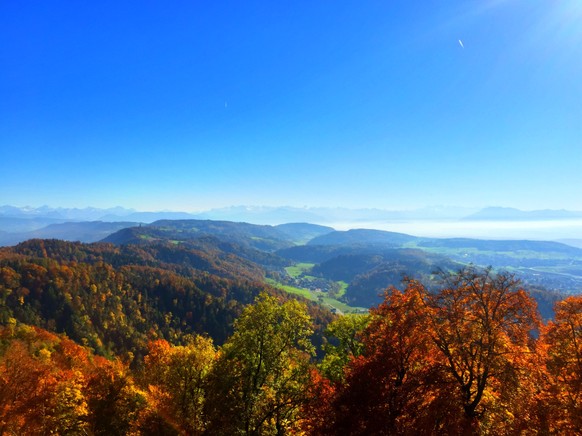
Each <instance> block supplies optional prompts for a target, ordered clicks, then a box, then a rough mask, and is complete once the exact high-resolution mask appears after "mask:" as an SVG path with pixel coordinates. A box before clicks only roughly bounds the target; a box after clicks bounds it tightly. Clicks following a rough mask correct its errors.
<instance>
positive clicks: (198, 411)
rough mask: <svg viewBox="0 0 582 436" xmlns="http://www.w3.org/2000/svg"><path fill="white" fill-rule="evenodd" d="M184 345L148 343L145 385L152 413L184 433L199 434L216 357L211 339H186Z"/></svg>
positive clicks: (203, 429) (163, 342)
mask: <svg viewBox="0 0 582 436" xmlns="http://www.w3.org/2000/svg"><path fill="white" fill-rule="evenodd" d="M186 342H187V343H186V345H183V346H171V345H170V344H169V343H168V342H166V341H164V340H157V341H153V342H150V345H149V354H148V355H147V356H146V357H145V382H146V384H147V385H148V391H149V399H150V402H151V403H152V406H153V408H154V411H155V413H156V414H157V415H158V416H159V417H161V418H162V419H164V420H165V421H166V422H167V423H168V424H169V425H170V426H171V427H173V428H175V429H176V430H178V431H179V432H181V433H184V434H202V433H203V432H204V431H205V428H206V419H205V417H204V413H203V408H204V403H205V400H206V385H207V377H208V374H209V372H210V370H211V369H212V366H213V364H214V361H215V357H216V349H215V348H214V345H213V344H212V340H211V339H210V338H207V337H203V336H188V337H187V339H186ZM150 419H151V418H150Z"/></svg>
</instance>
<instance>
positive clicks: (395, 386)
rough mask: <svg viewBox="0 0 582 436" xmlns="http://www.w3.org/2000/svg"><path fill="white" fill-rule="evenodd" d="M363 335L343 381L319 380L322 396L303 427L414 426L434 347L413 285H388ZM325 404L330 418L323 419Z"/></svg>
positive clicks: (345, 430) (368, 430)
mask: <svg viewBox="0 0 582 436" xmlns="http://www.w3.org/2000/svg"><path fill="white" fill-rule="evenodd" d="M351 322H352V321H351V320H347V323H351ZM361 338H362V344H363V350H361V352H356V353H355V354H352V355H351V356H350V357H349V362H348V363H347V366H346V368H345V380H343V381H340V382H339V383H337V384H336V385H335V387H334V388H332V389H330V388H329V387H327V386H326V383H325V382H322V381H319V385H318V387H317V388H316V389H314V390H315V392H317V393H318V397H316V399H315V400H316V401H315V402H312V403H311V404H310V407H312V408H314V409H315V410H311V411H309V416H308V417H307V419H306V423H307V425H306V426H305V427H306V428H308V429H309V431H310V432H311V433H312V434H321V435H325V434H349V435H368V434H378V435H383V434H405V433H406V432H407V431H408V430H409V429H410V428H411V427H414V426H413V422H414V421H415V419H416V414H417V413H418V411H419V410H421V409H422V406H423V401H424V398H426V397H425V394H426V393H425V392H424V391H423V387H422V386H423V383H422V381H423V380H424V379H425V378H426V376H427V371H429V369H430V364H429V363H430V358H431V357H430V353H429V350H430V347H431V346H432V341H431V338H430V336H428V335H427V334H426V320H425V319H424V315H423V305H422V302H421V300H420V298H419V295H418V294H417V293H416V292H415V289H414V288H413V287H411V286H409V287H408V288H407V289H406V290H405V291H404V292H401V291H399V290H398V289H396V288H390V289H389V290H387V291H386V293H385V298H384V302H383V303H382V304H381V305H380V306H378V307H377V308H375V309H372V310H371V311H370V320H369V325H368V326H367V328H366V329H365V330H364V331H363V333H362V334H361ZM356 351H357V350H356ZM315 380H316V381H317V379H316V378H315ZM312 389H313V388H312ZM323 394H327V395H331V396H332V398H331V399H329V398H325V397H323ZM314 403H315V404H314ZM322 407H323V408H324V409H326V410H325V411H326V414H327V419H322V416H321V415H322V414H321V413H320V412H321V410H320V409H321V408H322ZM318 409H319V410H318ZM311 417H313V418H314V419H315V421H316V422H314V419H312V418H311ZM415 430H416V429H415Z"/></svg>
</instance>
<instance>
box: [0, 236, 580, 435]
mask: <svg viewBox="0 0 582 436" xmlns="http://www.w3.org/2000/svg"><path fill="white" fill-rule="evenodd" d="M264 273H265V272H264V270H262V269H261V266H260V265H258V264H256V263H252V262H250V261H249V260H248V259H244V258H242V257H239V256H237V255H235V254H233V253H230V252H226V251H223V250H221V249H220V247H219V246H214V247H213V248H212V247H210V246H207V247H206V249H205V250H200V247H188V246H184V245H176V244H172V243H164V244H148V245H123V246H115V245H112V244H81V243H69V242H63V241H57V240H32V241H28V242H25V243H22V244H20V245H18V246H16V247H12V248H4V249H1V250H0V434H2V435H4V434H7V435H10V434H87V435H97V434H102V435H105V434H107V435H125V434H134V435H139V434H144V435H148V434H152V435H153V434H156V435H159V434H161V435H186V434H187V435H203V434H208V435H233V434H247V435H271V434H272V435H283V434H306V435H334V434H337V435H371V434H378V435H391V434H415V435H416V434H495V435H498V434H575V433H577V431H578V430H579V429H580V428H582V296H569V297H567V298H565V299H563V300H561V301H559V302H557V303H556V305H555V310H554V316H553V319H551V320H546V321H543V320H542V318H541V317H540V315H539V313H538V309H537V303H536V301H535V299H534V298H533V297H532V296H531V295H530V293H529V292H528V291H527V289H524V288H523V287H522V284H521V283H520V282H519V280H517V278H516V277H515V276H514V275H512V274H510V273H504V272H497V271H493V270H492V269H487V268H485V269H482V268H477V267H472V266H465V267H462V268H460V269H458V270H455V271H446V272H445V271H441V272H440V274H439V275H438V279H437V282H436V283H437V285H435V283H431V286H430V287H428V286H426V284H425V283H422V282H421V281H418V280H413V279H407V280H405V281H404V282H403V283H402V285H401V286H400V287H389V288H388V289H386V290H385V291H384V293H383V299H382V302H381V303H380V304H378V305H376V306H375V307H372V308H371V309H370V310H369V313H367V314H352V315H344V316H336V315H333V314H332V313H330V312H329V311H327V310H325V309H324V308H322V307H321V306H319V305H317V304H315V303H313V302H309V301H306V300H304V299H302V298H300V297H292V296H290V295H288V294H285V293H284V292H281V291H279V290H277V289H275V288H273V287H270V286H268V285H266V284H265V283H264V282H263V281H262V280H261V277H262V275H263V274H264Z"/></svg>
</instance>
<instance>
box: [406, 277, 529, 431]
mask: <svg viewBox="0 0 582 436" xmlns="http://www.w3.org/2000/svg"><path fill="white" fill-rule="evenodd" d="M441 278H442V288H441V289H440V290H439V291H438V292H434V293H430V292H428V290H427V289H426V288H424V287H422V286H417V287H416V289H417V291H418V293H419V296H420V298H421V299H422V301H423V304H424V307H425V310H426V311H425V313H426V317H427V322H428V331H429V332H430V336H431V338H432V340H433V342H434V344H435V345H436V348H437V350H438V352H439V353H440V356H441V361H442V365H443V368H444V369H445V371H446V374H447V375H448V377H449V378H450V383H451V386H452V387H453V389H454V390H453V393H454V394H455V395H456V397H457V399H458V402H459V404H460V405H461V406H462V410H463V415H464V419H463V420H462V422H461V427H462V428H463V431H469V430H470V429H471V430H473V431H476V430H477V429H478V428H481V430H483V429H486V428H489V426H494V425H497V424H499V423H500V419H502V418H506V417H507V416H510V417H511V416H513V415H512V414H511V405H512V398H514V395H513V394H515V393H516V392H517V391H518V390H519V385H520V380H521V379H522V378H523V375H524V372H525V371H527V367H528V359H529V357H530V356H533V355H534V341H533V337H532V333H533V332H534V331H535V330H536V329H538V328H539V326H540V320H539V315H538V313H537V306H536V303H535V300H533V298H531V297H530V296H529V294H528V293H527V292H526V291H525V290H523V289H521V288H520V287H519V281H518V280H517V279H515V277H514V276H513V275H511V274H505V273H502V274H494V273H493V272H492V271H491V269H487V270H484V271H481V270H477V269H475V268H465V269H463V270H461V271H459V272H458V273H455V274H442V275H441ZM511 421H512V418H509V422H507V423H506V425H507V426H509V427H511V426H512V425H513V423H512V422H511Z"/></svg>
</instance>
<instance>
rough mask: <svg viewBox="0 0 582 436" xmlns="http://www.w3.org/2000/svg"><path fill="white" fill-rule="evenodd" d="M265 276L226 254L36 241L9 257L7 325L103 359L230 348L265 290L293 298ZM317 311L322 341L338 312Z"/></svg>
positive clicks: (2, 317) (2, 310)
mask: <svg viewBox="0 0 582 436" xmlns="http://www.w3.org/2000/svg"><path fill="white" fill-rule="evenodd" d="M263 275H264V271H263V269H262V268H261V267H260V266H258V265H257V264H255V263H253V262H251V261H249V260H247V259H243V258H241V257H238V256H236V255H234V254H232V253H226V252H223V251H221V250H220V249H219V248H217V247H214V248H213V249H212V250H206V251H200V250H196V249H195V248H190V247H187V246H183V245H175V244H171V243H158V244H148V245H140V246H136V245H125V246H114V245H113V244H104V243H98V244H82V243H71V242H63V241H58V240H31V241H27V242H25V243H22V244H19V245H18V246H16V247H11V248H2V249H0V323H2V324H6V323H7V322H8V320H9V319H11V318H14V319H16V320H17V321H19V322H23V323H26V324H31V325H35V326H39V327H42V328H45V329H47V330H49V331H54V332H64V333H66V334H67V335H68V336H69V337H70V338H71V339H73V340H75V341H77V342H78V343H81V344H85V345H88V346H90V347H91V348H92V349H94V350H95V351H96V352H97V353H99V354H102V355H106V356H108V355H125V354H127V353H131V356H132V359H136V360H140V359H141V356H142V355H143V353H144V351H145V349H146V345H147V341H148V339H155V338H163V339H167V340H169V341H170V342H174V343H180V341H181V340H182V339H181V338H183V337H184V335H186V334H189V333H199V334H208V335H209V336H210V337H212V338H213V339H214V340H215V341H216V343H218V344H221V343H222V342H224V340H225V339H226V338H227V337H228V336H229V335H230V334H231V332H232V327H233V322H234V320H235V319H236V317H238V316H239V315H240V313H241V311H242V308H243V307H244V306H245V305H247V304H249V303H251V302H252V301H253V300H254V299H255V298H256V296H257V295H259V293H260V292H263V291H264V292H268V293H270V294H277V295H279V296H280V297H281V298H288V297H287V296H286V295H287V294H284V293H282V292H281V291H277V290H275V289H274V288H271V287H269V286H267V285H265V284H264V283H263ZM309 310H310V312H311V314H312V316H314V318H315V319H316V324H317V325H318V326H319V333H317V334H318V335H319V337H321V329H322V328H323V326H324V325H325V324H326V323H327V322H328V321H329V319H331V313H329V312H328V311H326V310H325V309H323V308H321V307H320V306H317V305H315V304H310V305H309ZM318 342H320V340H318Z"/></svg>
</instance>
